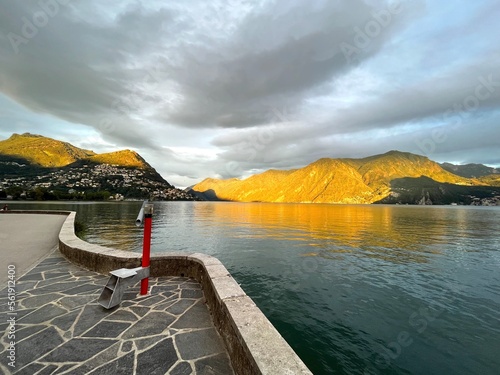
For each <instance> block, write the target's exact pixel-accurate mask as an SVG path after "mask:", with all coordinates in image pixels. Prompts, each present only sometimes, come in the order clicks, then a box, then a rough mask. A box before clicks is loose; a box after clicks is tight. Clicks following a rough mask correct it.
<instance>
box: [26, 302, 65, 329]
mask: <svg viewBox="0 0 500 375" xmlns="http://www.w3.org/2000/svg"><path fill="white" fill-rule="evenodd" d="M67 312H68V311H67V310H65V309H63V308H61V307H59V306H56V305H53V304H49V305H45V306H42V307H40V308H39V309H36V310H35V311H33V312H32V313H31V314H29V315H26V316H24V317H23V318H21V319H20V320H19V321H20V322H21V323H23V324H39V323H44V322H48V321H50V320H52V319H53V318H55V317H57V316H59V315H62V314H65V313H67Z"/></svg>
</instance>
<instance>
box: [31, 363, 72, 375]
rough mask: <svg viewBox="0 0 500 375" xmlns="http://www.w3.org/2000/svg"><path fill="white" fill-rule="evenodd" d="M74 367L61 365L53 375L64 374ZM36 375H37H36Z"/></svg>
mask: <svg viewBox="0 0 500 375" xmlns="http://www.w3.org/2000/svg"><path fill="white" fill-rule="evenodd" d="M73 367H75V365H62V366H61V367H59V368H58V369H57V370H56V371H54V372H53V375H57V374H62V373H64V372H65V371H68V370H69V369H71V368H73ZM37 375H38V374H37Z"/></svg>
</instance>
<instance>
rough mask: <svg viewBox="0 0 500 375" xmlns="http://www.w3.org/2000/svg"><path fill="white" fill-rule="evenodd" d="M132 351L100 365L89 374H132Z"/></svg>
mask: <svg viewBox="0 0 500 375" xmlns="http://www.w3.org/2000/svg"><path fill="white" fill-rule="evenodd" d="M134 357H135V356H134V353H128V354H126V355H124V356H122V357H119V358H117V359H115V360H114V361H112V362H110V363H107V364H105V365H104V366H101V367H99V368H97V369H95V370H94V371H92V372H90V373H89V374H92V375H117V374H133V371H134Z"/></svg>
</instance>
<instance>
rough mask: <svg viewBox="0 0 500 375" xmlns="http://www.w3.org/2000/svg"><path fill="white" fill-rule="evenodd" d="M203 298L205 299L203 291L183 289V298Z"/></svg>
mask: <svg viewBox="0 0 500 375" xmlns="http://www.w3.org/2000/svg"><path fill="white" fill-rule="evenodd" d="M201 297H203V291H202V290H201V289H182V292H181V298H195V299H199V298H201Z"/></svg>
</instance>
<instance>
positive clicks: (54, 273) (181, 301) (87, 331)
mask: <svg viewBox="0 0 500 375" xmlns="http://www.w3.org/2000/svg"><path fill="white" fill-rule="evenodd" d="M4 266H5V267H7V265H6V264H5V265H4ZM107 279H108V277H107V276H103V275H100V274H97V273H94V272H90V271H85V270H82V269H80V268H78V267H76V266H75V265H73V264H71V263H69V262H68V261H67V260H65V259H64V258H63V257H62V256H61V255H60V253H59V252H58V251H56V252H54V253H53V254H51V255H50V256H49V257H47V258H46V259H45V260H43V261H42V262H41V263H39V264H38V265H37V266H36V267H35V268H34V269H33V270H31V271H30V272H29V273H27V274H26V275H24V276H23V277H21V278H19V280H17V283H16V300H15V302H16V304H15V308H14V309H13V310H12V311H11V310H10V309H9V306H8V304H7V302H8V298H7V292H8V291H7V289H3V290H2V291H1V292H0V312H1V313H2V316H3V317H4V318H3V319H2V320H1V321H0V332H1V333H3V334H2V337H1V346H2V347H3V351H2V353H1V354H0V356H1V357H0V372H1V373H5V374H9V373H12V374H19V375H35V374H36V375H49V374H61V375H62V374H71V375H80V374H81V375H84V374H92V375H101V374H103V375H104V374H109V375H115V374H118V375H121V374H124V375H125V374H138V375H140V374H147V375H155V374H162V375H163V374H170V375H188V374H203V375H225V374H230V375H233V374H234V373H233V370H232V368H231V365H230V362H229V357H228V355H227V352H226V349H225V347H224V344H223V342H222V339H221V337H220V336H219V334H218V333H217V331H216V330H215V328H214V325H213V322H212V318H211V316H210V313H209V311H208V308H207V306H206V305H205V304H204V296H203V291H202V290H201V287H200V284H199V283H198V282H197V281H195V280H193V279H188V278H183V277H169V278H167V277H162V278H150V290H151V295H150V296H145V297H138V296H137V295H138V293H139V286H140V284H137V285H136V286H134V287H131V288H129V289H128V291H127V292H125V295H124V298H123V302H122V303H121V305H119V306H117V307H115V308H113V309H111V310H106V309H104V308H103V307H101V306H100V305H98V304H97V298H98V297H99V295H100V293H101V290H102V288H103V286H104V285H105V284H106V281H107ZM9 319H11V322H15V325H11V324H10V323H9V322H8V320H9ZM9 334H11V338H10V339H9V337H8V335H9ZM12 334H13V335H14V336H15V337H14V338H12ZM10 341H15V368H12V367H11V366H9V362H10V361H11V359H9V358H8V356H9V353H10V350H11V348H9V345H10Z"/></svg>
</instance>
